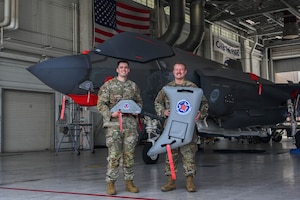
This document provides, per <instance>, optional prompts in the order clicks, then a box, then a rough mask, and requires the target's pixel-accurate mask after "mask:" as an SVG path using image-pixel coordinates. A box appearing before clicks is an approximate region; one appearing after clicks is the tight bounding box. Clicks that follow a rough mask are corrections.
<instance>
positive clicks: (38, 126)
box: [2, 90, 54, 152]
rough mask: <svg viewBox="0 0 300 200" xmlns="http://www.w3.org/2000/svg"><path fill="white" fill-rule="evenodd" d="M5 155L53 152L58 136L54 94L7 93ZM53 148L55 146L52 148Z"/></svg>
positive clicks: (4, 101)
mask: <svg viewBox="0 0 300 200" xmlns="http://www.w3.org/2000/svg"><path fill="white" fill-rule="evenodd" d="M2 96H3V102H2V103H3V104H2V105H3V132H2V136H3V138H2V141H3V142H2V147H3V148H2V150H3V152H24V151H40V150H47V149H51V143H53V140H54V139H53V138H51V137H54V128H53V126H54V122H53V120H54V117H53V116H54V105H53V104H54V103H53V102H54V101H53V98H54V97H53V94H51V93H39V92H29V91H19V90H4V91H3V95H2ZM52 146H53V145H52Z"/></svg>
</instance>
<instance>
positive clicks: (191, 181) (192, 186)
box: [186, 176, 196, 192]
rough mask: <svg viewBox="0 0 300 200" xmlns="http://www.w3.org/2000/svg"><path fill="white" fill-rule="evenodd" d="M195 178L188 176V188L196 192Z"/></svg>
mask: <svg viewBox="0 0 300 200" xmlns="http://www.w3.org/2000/svg"><path fill="white" fill-rule="evenodd" d="M193 179H194V178H193V177H192V176H188V177H186V189H187V191H189V192H196V187H195V185H194V181H193Z"/></svg>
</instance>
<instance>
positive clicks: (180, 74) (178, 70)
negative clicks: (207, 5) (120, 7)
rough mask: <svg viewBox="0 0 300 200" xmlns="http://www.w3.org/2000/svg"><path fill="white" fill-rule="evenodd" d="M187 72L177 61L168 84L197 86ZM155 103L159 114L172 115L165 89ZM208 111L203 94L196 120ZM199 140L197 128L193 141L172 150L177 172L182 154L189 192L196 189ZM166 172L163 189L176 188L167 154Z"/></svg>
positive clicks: (204, 115)
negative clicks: (172, 78)
mask: <svg viewBox="0 0 300 200" xmlns="http://www.w3.org/2000/svg"><path fill="white" fill-rule="evenodd" d="M186 73H187V70H186V67H185V65H184V64H182V63H176V64H175V65H174V69H173V75H174V81H172V82H170V83H168V84H167V86H174V87H177V86H182V87H197V85H195V84H194V83H192V82H190V81H187V80H185V75H186ZM154 104H155V110H156V113H157V115H158V116H160V117H168V116H169V115H170V101H169V99H168V97H167V95H166V93H165V92H164V90H163V89H162V90H160V91H159V93H158V95H157V97H156V98H155V102H154ZM207 113H208V103H207V100H206V98H205V96H204V95H203V98H202V100H201V106H200V112H199V113H198V115H197V116H196V118H195V121H198V120H199V119H204V118H205V117H206V116H207ZM165 124H166V122H165ZM197 140H198V136H197V134H196V130H195V131H194V135H193V139H192V141H191V143H189V144H187V145H184V146H182V147H180V148H177V149H173V150H172V155H173V161H174V169H175V172H177V168H178V166H177V163H178V154H179V152H180V153H181V155H182V162H183V168H184V175H185V176H186V177H187V183H186V188H187V190H188V191H189V192H195V191H196V188H195V185H194V183H193V177H194V176H195V174H196V166H195V154H196V151H197V148H198V146H197ZM165 174H166V175H167V176H168V183H167V184H166V185H164V186H163V187H162V188H161V190H162V191H164V192H166V191H170V190H174V189H176V186H175V181H174V180H172V178H171V171H170V164H169V159H168V156H166V165H165Z"/></svg>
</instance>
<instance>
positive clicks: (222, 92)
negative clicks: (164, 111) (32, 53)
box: [28, 32, 300, 148]
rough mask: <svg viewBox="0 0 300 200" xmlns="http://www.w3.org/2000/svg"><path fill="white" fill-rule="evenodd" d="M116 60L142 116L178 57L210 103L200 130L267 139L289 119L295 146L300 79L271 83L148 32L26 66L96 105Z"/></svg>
mask: <svg viewBox="0 0 300 200" xmlns="http://www.w3.org/2000/svg"><path fill="white" fill-rule="evenodd" d="M120 59H126V60H128V61H130V68H131V72H130V77H129V78H130V79H131V80H133V81H135V82H136V83H137V84H138V85H139V87H140V89H141V92H142V97H143V104H144V106H143V110H142V113H143V114H144V115H148V116H151V117H155V116H156V114H155V110H154V104H153V102H154V99H155V97H156V95H157V93H158V91H159V90H160V89H161V88H162V87H163V86H164V85H165V84H166V83H168V82H170V81H172V80H173V75H172V69H173V65H174V64H175V63H176V62H183V63H185V65H186V66H187V69H188V74H187V79H188V80H190V81H192V82H194V83H195V84H197V85H198V86H199V87H200V88H202V90H203V92H204V95H205V96H206V97H207V99H208V103H209V116H208V118H207V119H205V120H204V121H200V122H198V123H197V129H198V132H199V135H205V134H206V135H209V136H223V137H240V136H259V137H266V138H267V137H270V135H271V134H272V130H274V129H273V128H274V127H276V125H277V124H281V123H283V122H285V121H286V119H287V118H289V119H290V124H291V130H292V131H291V136H295V138H296V140H295V141H296V146H297V148H300V132H297V122H296V117H297V108H298V102H299V89H300V84H291V83H287V84H275V83H273V82H271V81H268V80H266V79H263V78H261V77H258V76H256V75H255V74H252V73H245V72H242V71H241V70H235V69H232V68H229V67H227V66H225V65H222V64H219V63H217V62H214V61H211V60H208V59H205V58H203V57H200V56H197V55H194V54H192V53H190V52H186V51H183V50H181V49H178V48H175V47H170V46H168V45H166V44H165V43H163V42H162V41H159V40H158V39H155V38H152V37H149V36H145V35H141V34H138V33H130V32H124V33H120V34H118V35H116V36H114V37H112V38H111V39H109V40H107V41H105V42H104V43H102V44H101V45H99V46H97V47H96V48H94V49H92V50H90V51H88V52H85V53H82V54H80V55H70V56H65V57H59V58H53V59H50V60H47V61H44V62H42V63H38V64H36V65H34V66H31V67H29V68H28V70H29V71H30V72H31V73H32V74H34V75H35V76H36V77H38V78H39V79H40V80H41V81H42V82H44V83H45V84H46V85H48V86H49V87H51V88H53V89H54V90H56V91H59V92H61V93H63V94H66V95H68V96H69V97H71V98H72V99H73V100H74V101H75V102H76V103H78V104H79V105H82V106H95V105H96V103H97V92H98V89H99V87H100V86H101V85H102V84H103V83H104V81H105V80H106V79H107V78H109V77H111V76H114V75H116V73H115V69H116V63H117V61H118V60H120ZM199 101H200V99H199Z"/></svg>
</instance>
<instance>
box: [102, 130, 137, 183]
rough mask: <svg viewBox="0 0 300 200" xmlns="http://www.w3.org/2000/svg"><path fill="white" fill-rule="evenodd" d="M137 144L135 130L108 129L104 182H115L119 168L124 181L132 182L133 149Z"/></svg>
mask: <svg viewBox="0 0 300 200" xmlns="http://www.w3.org/2000/svg"><path fill="white" fill-rule="evenodd" d="M137 142H138V133H137V129H136V126H135V128H129V129H128V128H126V127H123V130H122V132H121V131H120V128H119V127H110V128H108V130H107V133H106V146H107V148H108V156H107V162H108V164H107V172H106V182H115V181H116V180H117V178H118V176H119V167H122V169H123V174H124V180H133V177H134V173H133V164H134V157H135V147H136V145H137Z"/></svg>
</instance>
